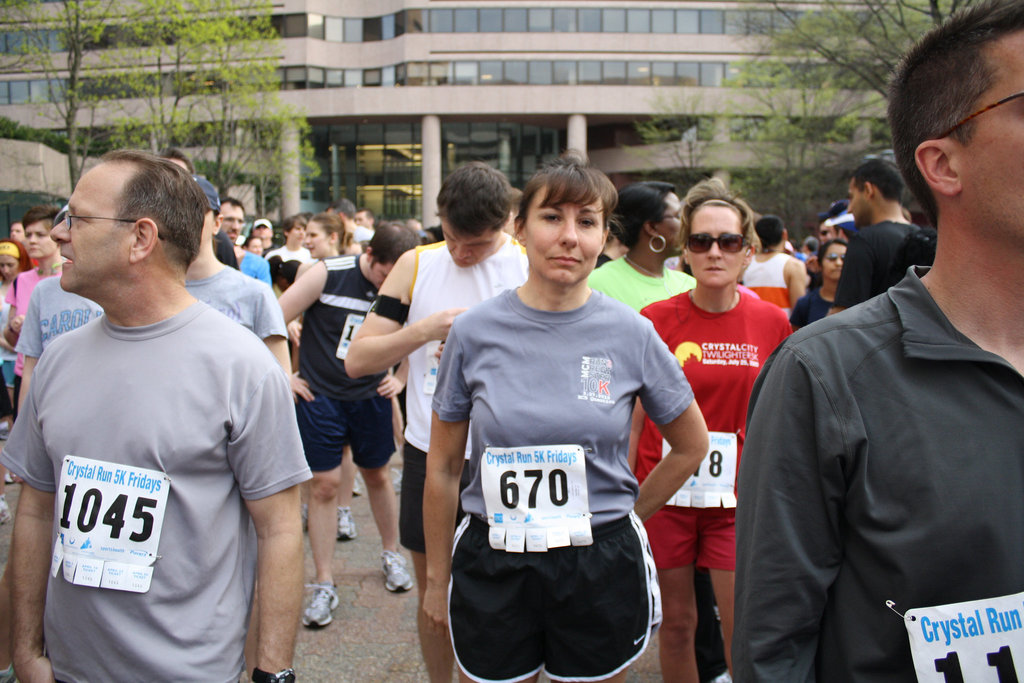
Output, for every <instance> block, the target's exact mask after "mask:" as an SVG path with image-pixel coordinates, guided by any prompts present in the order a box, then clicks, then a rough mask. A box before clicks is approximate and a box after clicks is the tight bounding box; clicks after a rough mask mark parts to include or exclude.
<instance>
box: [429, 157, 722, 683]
mask: <svg viewBox="0 0 1024 683" xmlns="http://www.w3.org/2000/svg"><path fill="white" fill-rule="evenodd" d="M615 202H616V193H615V187H614V186H613V185H612V184H611V181H609V180H608V178H607V177H606V176H605V175H604V174H603V173H601V172H600V171H598V170H596V169H594V168H593V167H591V166H589V165H587V164H586V162H585V161H583V159H582V158H581V157H580V156H579V155H578V154H577V153H574V152H571V151H570V152H567V153H566V154H564V155H562V157H561V158H559V159H557V160H554V161H552V162H549V163H548V164H546V165H545V166H544V167H542V168H541V169H540V170H539V171H538V172H537V173H536V174H534V176H533V177H532V178H531V179H530V181H529V182H528V183H527V185H526V188H525V190H524V191H523V197H522V200H521V202H520V205H519V213H518V216H517V217H516V222H515V236H516V239H517V240H518V241H519V243H520V244H522V245H523V248H524V249H525V250H526V255H527V259H528V261H529V275H528V277H527V280H526V282H525V283H524V284H523V285H522V286H521V287H519V288H518V289H510V290H508V291H506V292H504V293H503V294H500V295H498V296H496V297H494V298H493V299H490V300H488V301H485V302H483V303H481V304H477V305H476V306H474V307H473V308H471V309H470V310H469V311H467V312H465V313H462V314H460V315H459V316H458V317H457V318H455V322H454V323H453V324H452V327H451V331H450V333H449V335H448V338H447V341H446V343H445V348H444V352H443V354H442V357H441V367H440V370H439V373H438V381H437V390H436V392H435V393H434V399H433V409H434V413H433V421H432V426H431V430H430V450H429V454H428V456H427V478H426V489H425V493H424V498H423V510H424V531H425V533H426V547H427V586H426V592H425V594H424V598H423V609H424V612H425V615H426V617H427V618H428V620H429V623H430V624H431V626H432V627H433V628H435V629H438V630H440V629H443V628H444V627H445V626H446V625H450V627H451V636H452V643H453V645H454V650H455V655H456V658H457V660H458V663H459V667H460V669H461V670H462V672H463V674H464V677H463V680H466V677H468V678H470V679H472V680H474V681H534V680H537V677H538V675H539V673H540V671H541V669H544V670H545V671H546V672H547V675H548V677H549V678H550V679H551V680H554V681H563V680H572V681H602V680H609V679H611V680H616V681H620V680H623V679H624V678H625V675H626V674H625V672H626V669H627V668H628V667H629V665H630V663H631V662H633V661H634V660H635V659H636V658H637V657H639V656H640V654H641V653H642V652H643V650H644V648H645V647H646V646H647V644H648V642H649V640H650V638H651V635H652V633H653V630H654V629H655V628H656V627H657V620H658V589H657V586H656V585H655V582H654V570H653V561H652V560H651V557H650V554H649V551H648V546H647V543H646V540H645V534H644V531H643V525H642V523H641V521H640V520H641V519H642V518H644V517H647V516H648V515H650V514H651V513H652V512H653V511H654V510H657V509H658V508H660V507H661V505H662V503H663V501H664V500H666V498H667V497H668V496H669V495H670V494H671V493H673V492H674V491H675V489H676V487H677V486H678V485H679V484H680V483H682V480H683V479H684V478H685V477H686V476H687V474H688V473H689V472H692V471H693V468H694V467H695V466H696V464H697V462H698V461H699V460H700V459H701V457H702V456H703V454H704V452H705V449H706V444H707V435H706V432H705V427H704V420H703V418H702V417H701V415H700V409H699V408H697V406H696V404H695V403H694V402H693V401H692V396H691V394H690V392H689V389H688V387H687V384H686V378H685V377H684V376H683V374H682V372H680V370H679V366H678V364H677V363H676V361H675V359H674V358H673V357H672V355H671V354H670V353H669V352H668V350H667V349H666V348H665V346H664V345H663V344H662V343H661V341H660V340H659V339H658V337H657V335H655V333H654V330H653V329H652V328H651V326H650V324H649V323H647V321H645V320H642V319H641V318H640V317H639V316H638V315H636V314H635V313H634V312H633V311H632V310H630V309H629V308H628V307H626V306H625V305H623V304H621V303H620V302H618V301H614V300H613V299H611V298H610V297H607V296H605V295H603V294H601V293H600V292H594V291H592V290H591V289H590V287H589V286H588V285H587V277H588V276H589V275H590V272H591V270H593V268H594V263H595V262H596V260H597V255H598V254H599V253H600V252H601V247H602V245H603V244H604V240H605V237H606V236H607V232H608V228H607V225H608V220H609V218H610V217H611V214H612V212H613V210H614V208H615ZM637 397H640V398H641V400H642V401H643V403H644V404H645V406H646V409H647V412H648V414H650V415H652V416H653V417H654V419H655V421H656V422H657V423H658V424H660V425H661V432H659V434H660V433H664V434H665V437H666V438H667V439H668V441H669V443H671V449H670V453H669V455H667V456H666V457H665V458H664V460H662V461H661V462H660V463H659V464H658V465H657V467H656V468H653V471H651V472H650V476H649V477H648V478H647V481H646V482H645V483H644V485H643V486H641V487H639V488H638V486H637V481H636V478H635V477H634V475H633V473H632V472H631V471H630V468H629V464H628V459H627V452H628V441H629V439H628V434H629V429H628V425H629V423H630V419H631V414H632V411H633V404H634V402H635V400H636V399H637ZM652 424H653V423H652ZM652 429H655V430H657V428H656V427H652ZM470 434H472V443H471V450H470V455H469V456H468V458H467V457H466V445H467V439H468V438H469V436H470ZM659 438H660V436H659ZM464 466H465V467H466V468H468V471H469V475H470V476H469V482H470V483H469V484H468V486H467V487H466V488H465V489H464V490H463V491H462V493H461V501H462V507H463V509H464V510H465V512H466V517H464V518H463V521H462V522H461V523H460V524H459V527H458V531H457V532H456V536H455V539H454V543H453V539H452V528H453V527H454V525H455V519H456V507H457V504H458V501H459V499H460V493H459V481H460V476H461V472H462V469H463V467H464ZM453 545H454V555H453V553H452V549H453Z"/></svg>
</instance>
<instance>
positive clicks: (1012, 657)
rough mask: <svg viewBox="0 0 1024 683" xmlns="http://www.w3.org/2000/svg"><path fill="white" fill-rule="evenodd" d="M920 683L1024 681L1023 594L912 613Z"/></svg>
mask: <svg viewBox="0 0 1024 683" xmlns="http://www.w3.org/2000/svg"><path fill="white" fill-rule="evenodd" d="M905 624H906V627H907V633H909V634H910V650H911V652H912V653H913V655H914V669H915V670H916V671H917V680H918V681H921V683H926V682H927V683H933V682H934V683H974V682H975V681H977V682H978V683H1018V681H1021V680H1024V593H1017V594H1016V595H1007V596H1003V597H999V598H990V599H987V600H974V601H971V602H959V603H955V604H951V605H941V606H939V607H922V608H919V609H912V610H908V611H907V613H906V615H905Z"/></svg>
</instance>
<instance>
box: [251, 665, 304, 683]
mask: <svg viewBox="0 0 1024 683" xmlns="http://www.w3.org/2000/svg"><path fill="white" fill-rule="evenodd" d="M252 680H253V681H254V683H295V669H292V668H288V669H282V670H280V671H278V672H277V673H276V674H272V673H267V672H266V671H263V670H262V669H253V670H252Z"/></svg>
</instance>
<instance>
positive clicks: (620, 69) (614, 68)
mask: <svg viewBox="0 0 1024 683" xmlns="http://www.w3.org/2000/svg"><path fill="white" fill-rule="evenodd" d="M604 84H605V85H625V84H626V63H625V62H605V63H604Z"/></svg>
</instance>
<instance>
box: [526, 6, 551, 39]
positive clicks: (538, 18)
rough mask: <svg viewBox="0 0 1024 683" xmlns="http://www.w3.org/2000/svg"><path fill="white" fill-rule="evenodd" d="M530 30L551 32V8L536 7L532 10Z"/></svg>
mask: <svg viewBox="0 0 1024 683" xmlns="http://www.w3.org/2000/svg"><path fill="white" fill-rule="evenodd" d="M530 31H532V32H534V33H550V32H551V10H549V9H541V8H534V9H531V10H530Z"/></svg>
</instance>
